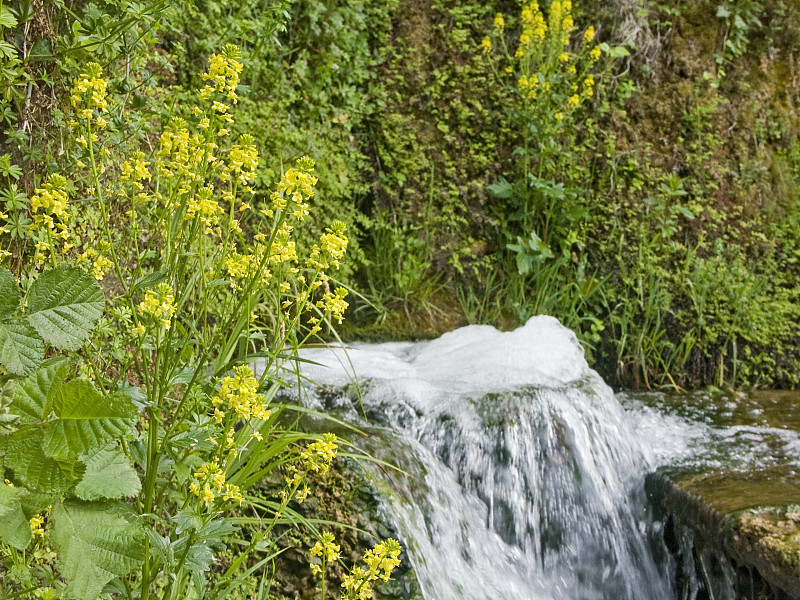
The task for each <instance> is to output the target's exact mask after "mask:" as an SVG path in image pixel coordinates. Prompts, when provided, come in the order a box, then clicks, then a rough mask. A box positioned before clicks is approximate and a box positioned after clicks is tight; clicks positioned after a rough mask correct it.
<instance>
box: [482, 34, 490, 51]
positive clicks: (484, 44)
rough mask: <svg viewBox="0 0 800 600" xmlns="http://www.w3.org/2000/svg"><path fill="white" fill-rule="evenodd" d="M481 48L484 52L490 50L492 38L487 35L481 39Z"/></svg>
mask: <svg viewBox="0 0 800 600" xmlns="http://www.w3.org/2000/svg"><path fill="white" fill-rule="evenodd" d="M481 48H483V53H484V54H489V52H491V51H492V40H490V39H489V36H488V35H487V36H486V37H484V38H483V40H482V41H481Z"/></svg>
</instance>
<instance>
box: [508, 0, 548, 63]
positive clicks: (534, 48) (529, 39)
mask: <svg viewBox="0 0 800 600" xmlns="http://www.w3.org/2000/svg"><path fill="white" fill-rule="evenodd" d="M520 20H521V21H522V32H521V33H520V36H519V47H518V48H517V52H516V54H515V55H514V56H515V57H516V58H522V57H523V56H526V55H531V54H532V53H534V52H538V51H539V50H540V49H541V46H542V43H543V42H544V38H545V35H546V34H547V24H546V23H545V20H544V15H542V11H541V10H540V9H539V3H538V2H536V1H533V2H530V3H529V4H526V5H523V7H522V12H521V13H520Z"/></svg>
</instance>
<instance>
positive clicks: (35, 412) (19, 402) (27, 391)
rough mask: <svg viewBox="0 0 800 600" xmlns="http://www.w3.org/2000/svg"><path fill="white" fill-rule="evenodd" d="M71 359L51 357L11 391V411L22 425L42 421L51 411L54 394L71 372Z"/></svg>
mask: <svg viewBox="0 0 800 600" xmlns="http://www.w3.org/2000/svg"><path fill="white" fill-rule="evenodd" d="M69 370H70V361H69V359H67V358H66V357H64V356H58V357H55V358H50V359H48V360H46V361H44V362H43V363H42V366H41V367H40V368H39V369H37V371H36V372H35V373H33V374H31V375H29V376H28V377H27V378H25V379H24V380H22V381H20V382H19V383H18V384H17V385H16V386H14V389H13V391H12V393H11V412H13V413H14V414H15V415H17V416H18V417H19V423H20V424H21V425H30V424H34V423H41V422H42V421H43V420H44V418H45V417H46V416H47V413H48V412H50V406H51V405H52V402H53V396H54V395H55V392H56V391H58V389H59V387H60V385H61V383H62V382H63V381H64V379H65V378H66V376H67V375H68V374H69Z"/></svg>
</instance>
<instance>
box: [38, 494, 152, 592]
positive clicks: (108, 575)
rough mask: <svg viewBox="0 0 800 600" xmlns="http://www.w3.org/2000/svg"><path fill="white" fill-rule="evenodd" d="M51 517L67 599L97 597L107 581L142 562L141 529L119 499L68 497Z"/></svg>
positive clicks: (125, 572) (129, 570)
mask: <svg viewBox="0 0 800 600" xmlns="http://www.w3.org/2000/svg"><path fill="white" fill-rule="evenodd" d="M50 518H51V520H52V522H53V529H52V532H53V534H52V535H53V542H54V543H55V544H56V546H57V547H58V549H59V553H58V560H59V563H60V566H61V575H62V576H63V577H64V578H65V579H66V580H67V590H66V591H67V596H68V597H69V598H79V599H82V600H83V599H86V598H97V596H98V595H99V594H100V593H101V592H102V591H103V586H105V584H106V583H108V582H109V581H111V580H112V579H113V578H115V577H124V576H125V575H127V574H128V573H130V572H131V571H132V570H133V569H135V568H136V567H138V566H139V565H140V564H141V562H142V545H141V539H142V530H141V529H140V528H139V526H138V525H137V524H136V522H135V520H134V517H133V515H132V514H131V511H130V509H129V508H128V507H127V506H125V505H124V504H122V503H120V502H84V501H81V500H67V501H66V502H64V503H63V504H57V505H56V506H55V507H54V508H53V512H52V513H51V517H50Z"/></svg>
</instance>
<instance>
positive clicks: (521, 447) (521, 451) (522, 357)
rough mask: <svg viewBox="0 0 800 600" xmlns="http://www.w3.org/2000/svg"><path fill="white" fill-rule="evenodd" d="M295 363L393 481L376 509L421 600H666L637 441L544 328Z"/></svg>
mask: <svg viewBox="0 0 800 600" xmlns="http://www.w3.org/2000/svg"><path fill="white" fill-rule="evenodd" d="M303 358H304V359H307V360H309V361H313V362H314V363H317V364H310V363H304V365H303V367H302V369H303V375H304V376H305V377H307V378H308V379H309V380H311V381H314V382H316V383H317V384H320V385H321V386H323V389H324V390H325V391H323V392H320V389H319V388H316V387H313V386H306V388H305V390H304V393H303V396H304V398H306V401H308V402H310V403H311V404H312V405H314V404H315V403H316V405H317V406H318V407H319V408H325V409H326V410H334V411H336V410H338V411H339V416H342V415H344V418H345V419H346V420H349V421H350V422H352V423H354V424H356V425H357V426H358V427H360V428H361V429H363V430H365V431H367V432H368V434H369V436H368V438H367V440H366V441H365V442H363V443H362V442H361V441H360V440H356V442H357V443H358V444H360V445H362V446H366V447H367V449H368V450H369V451H370V452H371V453H372V454H373V455H374V456H375V457H376V458H378V459H381V460H384V461H387V462H389V463H392V464H394V465H396V466H397V467H398V468H399V469H400V471H395V470H385V471H384V472H383V473H382V474H381V476H382V477H383V478H384V481H385V484H382V487H383V488H384V489H385V491H386V494H385V498H384V501H385V503H386V511H387V512H388V514H389V515H391V520H392V521H394V523H395V524H396V526H397V528H398V531H399V532H400V534H401V536H402V538H403V539H402V540H401V541H402V542H403V543H404V545H405V546H406V548H407V549H408V551H409V552H410V559H411V562H412V564H413V566H414V568H415V571H416V575H417V577H418V580H419V582H420V586H421V588H422V593H423V595H424V597H425V599H426V600H465V599H467V600H468V599H474V600H485V599H487V598H504V599H519V600H527V599H552V600H557V599H565V600H566V599H569V600H584V599H586V600H589V599H595V598H597V599H609V600H611V599H614V600H623V599H637V600H647V599H654V600H655V599H667V598H673V597H674V594H673V592H672V590H671V589H670V584H669V577H668V576H667V574H666V570H667V569H666V568H663V567H660V566H659V564H658V563H657V561H656V560H655V559H654V558H653V546H655V544H651V537H652V534H653V528H654V526H653V524H652V523H651V522H650V521H649V520H648V516H647V514H646V512H645V510H646V509H645V506H646V502H645V501H644V499H643V498H642V494H643V492H642V480H643V477H644V474H645V472H646V471H647V470H648V469H649V468H650V467H651V466H652V464H651V456H650V454H649V449H648V440H647V439H646V438H645V437H643V436H642V435H641V434H640V432H639V431H636V430H635V429H633V428H632V427H631V421H630V419H629V417H628V416H627V415H626V413H625V412H624V411H623V410H622V408H621V406H620V404H619V403H618V401H617V400H616V399H615V397H614V395H613V393H612V391H611V390H610V389H609V388H608V387H607V386H606V385H605V384H604V383H603V382H602V380H601V379H600V378H599V376H597V374H596V373H594V372H593V371H592V370H591V369H589V367H588V366H587V364H586V361H585V360H584V358H583V349H582V348H581V347H580V345H579V344H578V342H577V340H576V338H575V336H574V335H573V334H572V332H570V331H569V330H567V329H565V328H563V327H562V326H561V325H560V324H559V323H558V322H557V321H556V320H555V319H552V318H549V317H535V318H533V319H531V320H530V321H529V322H528V323H527V324H526V325H525V326H524V327H522V328H520V329H518V330H516V331H513V332H508V333H501V332H499V331H497V330H496V329H494V328H492V327H488V326H470V327H465V328H462V329H459V330H457V331H454V332H451V333H449V334H445V335H444V336H442V337H441V338H439V339H438V340H434V341H431V342H420V343H390V344H381V345H372V346H369V347H368V348H365V347H360V346H355V347H351V348H348V349H347V350H346V352H345V351H343V350H341V349H338V350H336V349H333V350H332V349H314V350H307V351H305V352H304V353H303ZM354 376H355V377H356V378H357V380H358V384H359V389H360V390H361V393H362V394H363V395H362V396H360V397H359V395H358V394H357V393H356V391H355V390H356V386H354V385H353V382H354ZM362 403H363V404H362ZM362 411H363V412H364V413H366V415H367V419H363V418H362V417H361V416H360V415H362ZM376 423H377V425H376ZM377 472H378V470H377V469H376V473H377Z"/></svg>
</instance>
